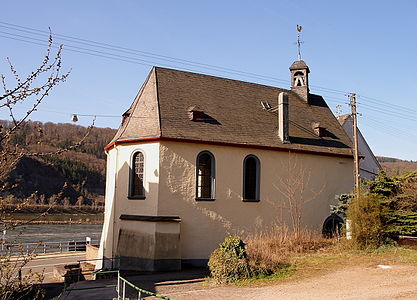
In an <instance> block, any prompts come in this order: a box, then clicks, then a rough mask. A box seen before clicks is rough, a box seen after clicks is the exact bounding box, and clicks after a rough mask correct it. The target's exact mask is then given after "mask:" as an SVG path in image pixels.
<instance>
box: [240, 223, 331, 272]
mask: <svg viewBox="0 0 417 300" xmlns="http://www.w3.org/2000/svg"><path fill="white" fill-rule="evenodd" d="M246 242H247V253H248V259H249V264H250V265H251V266H252V267H256V268H257V269H259V273H264V274H268V273H274V272H277V271H278V270H279V269H281V268H283V267H286V266H288V265H289V264H290V263H291V260H292V258H293V257H294V256H298V255H300V254H305V253H312V252H316V251H318V250H320V249H323V248H327V247H330V246H332V245H334V244H335V241H334V240H331V239H326V238H323V237H322V235H321V233H319V232H312V231H307V230H301V231H300V232H293V231H291V230H290V229H289V228H288V227H286V226H274V227H272V228H271V229H269V230H267V231H263V232H260V233H258V234H254V235H250V236H248V238H247V239H246Z"/></svg>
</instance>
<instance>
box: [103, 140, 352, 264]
mask: <svg viewBox="0 0 417 300" xmlns="http://www.w3.org/2000/svg"><path fill="white" fill-rule="evenodd" d="M137 150H140V151H142V152H143V153H144V155H145V178H144V182H145V191H146V192H145V196H146V199H144V200H130V199H128V187H129V164H130V163H131V157H132V155H133V153H134V152H135V151H137ZM204 150H208V151H210V152H211V153H212V154H213V155H214V156H215V159H216V166H215V169H216V186H215V189H216V193H215V198H216V200H215V201H196V200H195V178H196V173H195V172H196V170H195V165H196V157H197V155H198V153H200V152H201V151H204ZM249 154H253V155H256V156H257V157H258V158H259V160H260V163H261V167H260V169H261V171H260V172H261V175H260V202H243V201H242V190H243V160H244V158H245V157H246V156H247V155H249ZM107 167H108V169H107V170H108V173H107V187H106V210H105V225H104V227H103V239H102V246H104V247H103V249H104V251H102V249H100V251H102V252H103V254H104V256H106V257H113V256H115V255H117V253H116V252H117V249H118V246H117V241H118V235H119V230H120V229H121V228H122V229H126V230H127V229H128V230H131V231H132V230H135V231H137V232H139V233H140V232H142V233H144V232H146V233H148V232H149V233H150V231H152V230H155V231H156V227H155V226H156V225H155V226H154V225H152V224H146V226H141V224H144V223H143V222H137V221H127V220H120V215H121V214H129V215H142V216H143V215H147V216H179V217H180V218H181V222H180V243H181V245H180V248H181V258H182V259H207V258H208V257H209V255H210V253H211V252H212V251H213V249H215V248H216V247H217V245H218V243H219V242H221V241H222V240H223V239H224V237H225V236H226V235H227V234H239V235H241V236H243V237H245V236H246V235H247V234H249V233H252V232H257V231H261V230H265V229H266V228H268V227H269V226H271V225H274V224H282V223H285V224H288V225H291V221H290V214H289V210H288V208H287V207H288V200H287V195H288V194H287V192H286V188H288V187H292V188H294V189H296V190H300V189H301V188H302V189H303V191H304V192H303V195H302V197H298V198H299V199H301V200H300V201H301V202H303V209H302V225H303V227H307V228H312V229H321V227H322V224H323V221H324V220H325V218H326V217H327V216H328V215H329V214H330V209H329V205H330V204H334V203H335V200H334V197H335V195H337V194H341V193H347V192H351V190H352V188H353V175H352V173H353V172H352V170H353V159H351V158H343V157H336V156H322V155H312V154H300V153H298V154H296V153H291V154H289V153H288V152H281V151H271V150H260V149H251V148H238V147H231V146H215V145H203V144H192V143H178V142H167V141H163V142H160V143H159V142H153V143H144V144H140V145H118V146H117V147H115V148H113V149H112V150H110V151H109V154H108V165H107ZM300 178H301V180H299V179H300ZM296 194H297V193H296ZM161 226H162V225H161ZM145 227H146V228H145ZM152 228H154V229H152ZM104 240H106V244H104V242H103V241H104Z"/></svg>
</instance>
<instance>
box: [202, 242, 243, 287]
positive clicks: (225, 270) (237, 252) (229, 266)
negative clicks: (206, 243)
mask: <svg viewBox="0 0 417 300" xmlns="http://www.w3.org/2000/svg"><path fill="white" fill-rule="evenodd" d="M208 266H209V269H210V273H211V276H212V277H213V279H214V280H215V281H217V282H218V283H230V282H233V281H236V280H240V279H246V278H249V277H250V276H251V272H250V267H249V263H248V259H247V253H246V245H245V243H244V242H243V241H242V239H241V238H240V237H237V236H229V237H227V238H226V239H225V240H224V242H222V243H221V244H220V245H219V248H217V249H216V250H214V251H213V253H212V254H211V255H210V259H209V262H208Z"/></svg>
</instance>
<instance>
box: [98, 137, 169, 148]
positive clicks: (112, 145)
mask: <svg viewBox="0 0 417 300" xmlns="http://www.w3.org/2000/svg"><path fill="white" fill-rule="evenodd" d="M159 139H161V137H159V136H155V137H149V138H140V139H126V140H120V141H113V142H111V143H110V144H108V145H107V146H106V147H104V150H105V151H108V150H110V149H112V148H113V147H115V146H117V145H121V144H130V143H136V142H147V141H149V142H151V141H157V140H159Z"/></svg>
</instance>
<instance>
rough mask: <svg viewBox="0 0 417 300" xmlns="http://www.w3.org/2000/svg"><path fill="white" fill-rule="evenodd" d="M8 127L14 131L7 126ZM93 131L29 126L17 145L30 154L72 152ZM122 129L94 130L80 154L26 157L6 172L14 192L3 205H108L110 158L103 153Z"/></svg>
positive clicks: (5, 196)
mask: <svg viewBox="0 0 417 300" xmlns="http://www.w3.org/2000/svg"><path fill="white" fill-rule="evenodd" d="M0 125H1V126H3V127H8V126H11V123H10V122H8V121H1V120H0ZM86 133H87V128H86V127H83V126H78V125H72V124H54V123H40V122H31V121H29V122H26V123H24V124H23V126H22V128H21V129H20V130H19V131H18V132H17V133H16V134H14V135H13V136H12V138H11V139H12V141H11V142H12V143H11V144H12V145H15V144H17V145H20V146H21V147H23V148H24V149H25V151H27V152H28V153H38V154H39V153H48V152H55V151H57V150H58V149H67V148H68V147H70V146H72V145H75V144H76V143H77V142H79V141H80V140H82V139H83V137H84V136H85V135H86ZM115 133H116V130H115V129H111V128H92V129H91V131H90V132H89V135H88V136H87V138H86V139H85V140H84V142H83V143H82V144H81V145H80V146H78V147H76V148H75V149H74V150H71V151H66V152H63V153H61V154H58V155H57V154H54V155H34V156H23V157H22V158H21V159H19V160H18V161H17V162H16V164H14V165H13V166H12V167H11V168H10V169H7V170H1V171H2V174H3V175H4V177H3V182H2V184H5V183H6V184H7V185H8V188H7V189H6V190H5V191H3V193H2V195H1V196H2V198H3V199H2V200H3V201H5V202H7V203H10V204H15V203H18V202H20V201H21V200H22V199H29V202H30V203H33V204H64V205H74V204H79V205H81V204H98V205H99V203H100V202H102V201H103V198H104V197H103V196H104V188H105V172H106V171H105V167H106V160H105V159H106V155H105V153H104V150H103V148H104V147H105V146H106V145H107V144H108V143H109V142H110V140H111V139H112V138H113V136H114V135H115Z"/></svg>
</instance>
